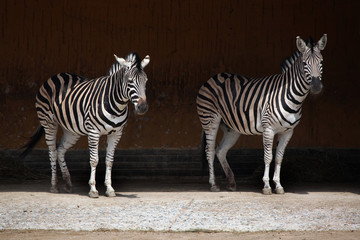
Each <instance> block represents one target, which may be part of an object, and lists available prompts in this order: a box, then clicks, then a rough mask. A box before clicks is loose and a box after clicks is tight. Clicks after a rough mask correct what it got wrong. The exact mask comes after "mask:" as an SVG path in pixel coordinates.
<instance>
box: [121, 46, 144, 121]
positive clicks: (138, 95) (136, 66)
mask: <svg viewBox="0 0 360 240" xmlns="http://www.w3.org/2000/svg"><path fill="white" fill-rule="evenodd" d="M114 56H115V59H116V61H117V62H118V63H119V64H120V66H122V68H124V75H123V81H124V85H126V93H125V94H126V97H127V98H128V99H130V101H131V102H132V103H133V104H134V106H135V114H139V115H142V114H145V113H146V112H147V110H148V108H149V107H148V104H147V102H146V94H145V91H146V82H147V80H148V78H147V75H146V73H145V72H144V68H145V67H146V66H147V65H148V64H149V62H150V56H149V55H147V56H146V57H145V58H144V59H143V60H142V61H141V60H140V58H139V55H137V53H130V54H129V55H128V56H127V57H126V59H124V58H119V57H117V56H116V55H115V54H114Z"/></svg>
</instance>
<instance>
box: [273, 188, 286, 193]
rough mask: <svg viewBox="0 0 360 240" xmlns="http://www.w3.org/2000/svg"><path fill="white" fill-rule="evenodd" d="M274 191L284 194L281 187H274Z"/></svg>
mask: <svg viewBox="0 0 360 240" xmlns="http://www.w3.org/2000/svg"><path fill="white" fill-rule="evenodd" d="M275 192H276V194H284V193H285V191H284V188H282V187H279V188H276V189H275Z"/></svg>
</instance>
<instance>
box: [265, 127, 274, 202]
mask: <svg viewBox="0 0 360 240" xmlns="http://www.w3.org/2000/svg"><path fill="white" fill-rule="evenodd" d="M274 135H275V133H274V131H273V130H272V129H269V128H267V129H265V130H264V132H263V144H264V163H265V169H264V176H263V182H264V188H263V190H262V192H263V194H265V195H270V194H272V190H271V187H270V182H269V181H270V178H269V171H270V164H271V161H272V157H273V156H272V147H273V141H274Z"/></svg>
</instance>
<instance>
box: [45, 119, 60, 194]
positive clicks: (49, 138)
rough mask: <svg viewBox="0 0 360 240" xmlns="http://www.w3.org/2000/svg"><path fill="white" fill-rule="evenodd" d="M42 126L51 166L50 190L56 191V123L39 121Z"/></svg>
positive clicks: (57, 189)
mask: <svg viewBox="0 0 360 240" xmlns="http://www.w3.org/2000/svg"><path fill="white" fill-rule="evenodd" d="M41 124H42V125H43V126H44V130H45V141H46V144H47V145H48V148H49V158H50V166H51V188H50V192H52V193H58V192H59V188H58V179H57V173H56V164H57V155H58V154H57V150H56V132H57V127H58V126H57V124H56V123H49V122H46V124H45V123H43V122H42V123H41Z"/></svg>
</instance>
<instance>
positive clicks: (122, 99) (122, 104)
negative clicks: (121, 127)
mask: <svg viewBox="0 0 360 240" xmlns="http://www.w3.org/2000/svg"><path fill="white" fill-rule="evenodd" d="M123 76H124V74H123V71H122V70H119V71H117V72H115V73H114V74H112V75H110V76H109V77H108V79H107V84H106V85H107V86H106V94H105V97H104V98H105V102H106V104H104V105H105V109H106V111H107V112H109V113H111V114H112V115H115V116H119V115H122V112H123V111H124V109H126V108H127V105H128V102H129V98H128V96H127V91H126V82H125V81H124V80H123Z"/></svg>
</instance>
